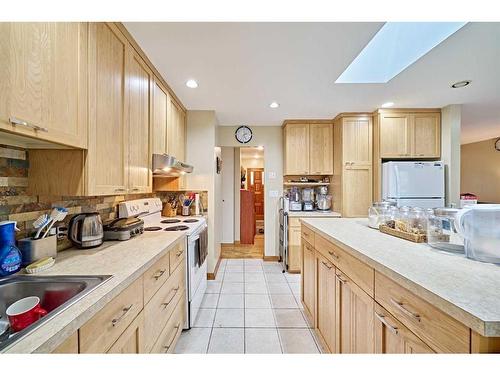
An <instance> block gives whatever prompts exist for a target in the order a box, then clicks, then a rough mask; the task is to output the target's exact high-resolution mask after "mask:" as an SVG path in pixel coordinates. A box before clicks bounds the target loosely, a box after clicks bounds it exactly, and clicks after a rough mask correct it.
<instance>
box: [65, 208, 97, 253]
mask: <svg viewBox="0 0 500 375" xmlns="http://www.w3.org/2000/svg"><path fill="white" fill-rule="evenodd" d="M68 238H69V240H70V241H71V242H72V243H73V244H74V245H75V246H76V247H78V248H80V249H88V248H92V247H97V246H99V245H101V244H102V242H103V240H104V231H103V228H102V221H101V215H99V213H98V212H89V213H83V214H78V215H75V216H73V217H72V218H71V220H70V221H69V227H68Z"/></svg>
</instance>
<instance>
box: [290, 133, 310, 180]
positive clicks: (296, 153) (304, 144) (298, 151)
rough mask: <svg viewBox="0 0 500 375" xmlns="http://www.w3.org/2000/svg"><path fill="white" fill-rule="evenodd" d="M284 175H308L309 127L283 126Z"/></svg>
mask: <svg viewBox="0 0 500 375" xmlns="http://www.w3.org/2000/svg"><path fill="white" fill-rule="evenodd" d="M284 133H285V171H284V174H285V175H304V174H309V125H308V124H287V125H286V126H285V130H284Z"/></svg>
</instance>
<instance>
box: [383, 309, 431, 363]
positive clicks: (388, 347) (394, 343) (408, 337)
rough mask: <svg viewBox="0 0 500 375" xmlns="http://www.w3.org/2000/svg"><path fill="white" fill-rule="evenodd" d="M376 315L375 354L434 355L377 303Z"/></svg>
mask: <svg viewBox="0 0 500 375" xmlns="http://www.w3.org/2000/svg"><path fill="white" fill-rule="evenodd" d="M374 313H375V319H374V327H375V333H374V336H375V353H384V354H385V353H387V354H415V353H422V354H426V353H434V351H433V350H432V349H431V348H429V347H428V346H427V345H426V344H425V343H424V342H423V341H422V340H420V339H419V338H418V337H417V336H415V335H414V334H413V333H412V332H411V331H410V330H409V329H408V328H406V327H405V326H404V325H403V324H402V323H401V322H399V321H398V320H397V319H396V318H394V317H393V316H392V315H391V314H389V312H388V311H387V310H385V309H384V308H383V307H382V306H380V305H379V304H377V303H375V312H374Z"/></svg>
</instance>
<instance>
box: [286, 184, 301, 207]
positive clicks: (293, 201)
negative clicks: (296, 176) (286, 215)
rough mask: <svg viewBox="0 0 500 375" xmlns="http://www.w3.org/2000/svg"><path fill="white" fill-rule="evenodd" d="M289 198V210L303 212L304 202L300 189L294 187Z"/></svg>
mask: <svg viewBox="0 0 500 375" xmlns="http://www.w3.org/2000/svg"><path fill="white" fill-rule="evenodd" d="M288 198H289V199H290V205H289V210H290V211H302V200H301V196H300V190H299V188H298V187H296V186H293V187H292V188H291V189H290V192H289V193H288Z"/></svg>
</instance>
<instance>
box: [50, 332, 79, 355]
mask: <svg viewBox="0 0 500 375" xmlns="http://www.w3.org/2000/svg"><path fill="white" fill-rule="evenodd" d="M52 353H53V354H78V332H75V333H73V334H72V335H71V336H70V337H68V338H67V339H66V340H65V341H64V342H63V343H62V344H61V345H59V346H58V347H57V348H55V349H54V351H53V352H52Z"/></svg>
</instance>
